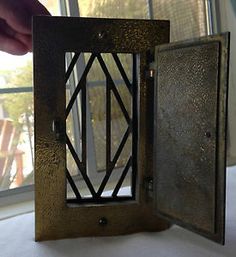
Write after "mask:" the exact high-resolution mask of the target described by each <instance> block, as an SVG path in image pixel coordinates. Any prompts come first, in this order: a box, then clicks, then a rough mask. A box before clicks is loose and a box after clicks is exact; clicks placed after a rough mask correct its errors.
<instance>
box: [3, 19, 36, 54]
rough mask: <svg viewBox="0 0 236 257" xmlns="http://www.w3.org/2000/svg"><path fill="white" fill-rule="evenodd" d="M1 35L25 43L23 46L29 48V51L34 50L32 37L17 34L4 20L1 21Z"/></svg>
mask: <svg viewBox="0 0 236 257" xmlns="http://www.w3.org/2000/svg"><path fill="white" fill-rule="evenodd" d="M0 33H1V34H3V35H5V36H8V37H10V38H12V39H14V38H15V39H16V40H18V41H20V42H21V43H23V45H25V46H26V47H27V49H28V51H31V50H32V37H31V35H26V34H21V33H18V32H16V31H15V30H14V29H12V28H11V27H10V26H9V25H8V24H7V23H6V21H4V20H3V19H0Z"/></svg>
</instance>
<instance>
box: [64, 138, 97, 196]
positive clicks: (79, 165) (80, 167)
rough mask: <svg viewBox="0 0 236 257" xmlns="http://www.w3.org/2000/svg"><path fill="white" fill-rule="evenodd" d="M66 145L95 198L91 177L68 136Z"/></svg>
mask: <svg viewBox="0 0 236 257" xmlns="http://www.w3.org/2000/svg"><path fill="white" fill-rule="evenodd" d="M66 144H67V146H68V148H69V150H70V152H71V154H72V157H73V159H74V160H75V162H76V164H77V166H78V168H79V170H80V173H81V175H82V177H83V179H84V181H85V183H86V185H87V187H88V188H89V191H90V193H91V194H92V196H93V197H95V195H96V192H95V190H94V188H93V185H92V184H91V181H90V179H89V177H88V176H87V174H86V170H85V167H84V166H83V163H81V161H80V159H79V157H78V155H77V154H76V152H75V149H74V147H73V145H72V144H71V142H70V139H69V137H68V136H67V135H66Z"/></svg>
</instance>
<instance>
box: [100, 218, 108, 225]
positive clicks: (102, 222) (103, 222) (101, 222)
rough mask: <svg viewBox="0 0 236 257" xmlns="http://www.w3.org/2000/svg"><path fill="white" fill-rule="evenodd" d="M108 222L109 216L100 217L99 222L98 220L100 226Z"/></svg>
mask: <svg viewBox="0 0 236 257" xmlns="http://www.w3.org/2000/svg"><path fill="white" fill-rule="evenodd" d="M107 223H108V221H107V218H106V217H102V218H100V219H99V222H98V224H99V225H100V226H106V225H107Z"/></svg>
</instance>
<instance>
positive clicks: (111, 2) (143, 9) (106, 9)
mask: <svg viewBox="0 0 236 257" xmlns="http://www.w3.org/2000/svg"><path fill="white" fill-rule="evenodd" d="M78 3H79V8H80V16H83V17H100V18H136V19H138V18H140V19H145V18H146V19H147V18H148V8H147V1H146V0H138V1H137V0H126V1H120V0H78Z"/></svg>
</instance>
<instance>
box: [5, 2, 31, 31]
mask: <svg viewBox="0 0 236 257" xmlns="http://www.w3.org/2000/svg"><path fill="white" fill-rule="evenodd" d="M0 17H1V18H3V19H4V20H5V21H6V22H7V23H8V24H9V26H11V27H12V28H13V29H14V30H16V31H18V32H19V33H23V34H30V33H31V15H30V14H29V12H28V10H27V8H25V5H24V4H22V1H15V0H1V1H0Z"/></svg>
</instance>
